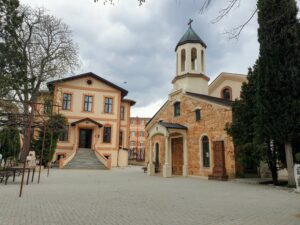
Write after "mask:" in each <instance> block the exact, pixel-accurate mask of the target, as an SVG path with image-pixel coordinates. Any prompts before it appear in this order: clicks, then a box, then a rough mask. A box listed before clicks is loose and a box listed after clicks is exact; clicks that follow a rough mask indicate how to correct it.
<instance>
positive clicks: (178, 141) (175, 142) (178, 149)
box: [172, 138, 183, 175]
mask: <svg viewBox="0 0 300 225" xmlns="http://www.w3.org/2000/svg"><path fill="white" fill-rule="evenodd" d="M182 166H183V139H182V138H174V139H172V174H174V175H182Z"/></svg>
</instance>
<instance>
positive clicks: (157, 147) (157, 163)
mask: <svg viewBox="0 0 300 225" xmlns="http://www.w3.org/2000/svg"><path fill="white" fill-rule="evenodd" d="M155 168H156V169H159V144H158V143H156V144H155Z"/></svg>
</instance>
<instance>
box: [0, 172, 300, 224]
mask: <svg viewBox="0 0 300 225" xmlns="http://www.w3.org/2000/svg"><path fill="white" fill-rule="evenodd" d="M45 175H46V174H43V177H42V183H41V184H39V185H38V184H36V183H34V184H30V185H28V186H25V189H24V196H23V197H22V198H19V197H18V191H19V185H18V184H19V183H18V182H16V183H15V184H13V183H12V182H9V184H8V185H7V186H4V185H3V184H0V225H31V224H32V225H52V224H53V225H79V224H80V225H99V224H103V225H110V224H114V225H117V224H118V225H135V224H136V225H144V224H145V225H150V224H151V225H156V224H157V225H158V224H159V225H168V224H170V225H171V224H172V225H175V224H178V225H190V224H191V225H202V224H203V225H204V224H213V225H219V224H220V225H229V224H239V225H247V224H251V225H254V224H261V225H268V224H270V225H277V224H278V225H289V224H295V225H296V224H297V225H299V224H300V194H296V193H293V192H289V191H286V190H281V189H276V188H272V187H268V186H258V185H249V184H242V183H236V182H217V181H207V180H202V179H199V178H182V177H175V178H169V179H165V178H161V177H157V176H155V177H148V176H146V175H145V174H144V173H142V170H141V168H140V167H130V168H127V169H114V170H112V171H95V170H94V171H93V170H52V171H51V174H50V177H49V178H46V177H45ZM18 180H20V178H18Z"/></svg>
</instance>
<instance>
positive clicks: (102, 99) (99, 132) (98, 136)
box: [47, 72, 135, 166]
mask: <svg viewBox="0 0 300 225" xmlns="http://www.w3.org/2000/svg"><path fill="white" fill-rule="evenodd" d="M47 85H48V88H49V89H50V91H52V92H53V102H54V105H58V106H60V107H53V110H54V111H55V112H57V113H61V114H63V115H64V116H65V117H66V118H67V120H68V126H67V127H66V129H65V132H63V133H62V134H61V135H60V138H59V141H58V143H57V148H56V151H55V155H54V158H53V161H57V160H59V159H61V158H63V159H64V165H63V166H66V165H68V163H69V162H71V163H72V160H73V158H76V157H75V156H76V153H77V152H78V150H79V149H81V151H82V154H84V149H86V151H88V150H92V151H94V153H95V155H96V156H97V158H98V159H99V160H100V161H101V160H102V159H104V160H105V159H110V160H111V166H126V165H127V159H128V154H127V152H126V151H123V150H122V149H123V148H128V147H129V126H130V107H131V106H132V105H134V104H135V102H134V101H132V100H129V99H126V98H125V96H126V95H127V94H128V91H127V90H125V89H123V88H121V87H119V86H117V85H115V84H113V83H111V82H110V81H108V80H106V79H104V78H102V77H100V76H98V75H96V74H94V73H91V72H89V73H84V74H80V75H76V76H71V77H67V78H63V79H59V80H55V81H51V82H49V83H48V84H47ZM82 149H83V150H82Z"/></svg>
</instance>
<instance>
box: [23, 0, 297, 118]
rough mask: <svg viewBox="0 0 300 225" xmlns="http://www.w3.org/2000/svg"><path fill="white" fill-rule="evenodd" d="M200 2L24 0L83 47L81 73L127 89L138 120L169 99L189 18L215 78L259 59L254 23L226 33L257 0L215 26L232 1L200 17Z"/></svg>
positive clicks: (245, 3)
mask: <svg viewBox="0 0 300 225" xmlns="http://www.w3.org/2000/svg"><path fill="white" fill-rule="evenodd" d="M201 2H202V1H201V0H198V1H195V0H184V1H183V0H164V1H158V0H146V4H144V5H143V6H138V2H137V0H116V4H115V5H114V6H111V5H105V6H103V5H102V4H101V1H100V2H98V3H94V1H93V0H88V1H87V0H21V3H26V4H29V5H31V6H39V7H41V6H44V7H45V8H47V9H49V13H51V14H53V15H54V16H56V17H59V18H62V19H63V20H64V22H65V23H67V24H68V25H69V26H70V27H71V29H72V30H73V36H74V41H75V42H77V43H78V45H79V47H80V58H81V61H82V66H81V68H80V69H79V70H78V71H77V72H78V73H81V72H87V71H92V72H94V73H96V74H98V75H100V76H103V77H104V78H106V79H109V80H111V81H112V82H114V83H116V84H117V85H121V86H123V87H124V88H126V89H127V90H128V91H129V95H128V98H131V99H134V100H136V101H137V104H136V108H133V113H132V114H133V115H138V114H139V116H152V115H153V114H154V113H155V112H156V110H158V109H159V107H160V105H161V103H163V101H164V99H166V98H167V96H168V93H169V91H170V90H171V80H172V79H173V77H174V76H175V52H174V48H175V46H176V44H177V41H178V40H179V39H180V37H181V36H182V35H183V34H184V32H185V31H186V29H187V26H186V23H187V21H188V19H189V18H193V19H194V21H195V22H194V23H193V28H194V30H195V31H196V32H197V33H198V34H199V35H200V37H201V38H202V39H203V40H204V41H205V42H206V44H207V45H208V48H207V51H206V68H207V75H209V76H210V77H211V78H213V77H215V76H217V75H218V74H219V73H220V72H222V71H227V72H236V73H246V72H247V69H248V67H251V66H252V65H253V64H254V62H255V60H256V58H257V56H258V43H257V22H256V19H254V20H253V21H251V23H249V24H248V25H247V26H246V27H245V29H244V30H243V32H242V34H241V36H240V39H239V40H238V41H236V40H228V37H227V36H226V35H223V34H222V33H223V32H224V30H226V29H227V30H228V29H230V28H233V27H236V26H237V25H240V24H241V23H242V22H243V21H245V20H246V19H247V18H248V16H249V15H250V14H251V12H252V10H253V9H254V8H255V2H256V1H242V2H241V4H240V7H238V8H236V9H234V10H233V11H232V12H231V13H230V14H229V15H228V16H227V17H225V18H224V19H223V20H222V21H220V22H219V23H217V24H212V23H211V21H212V20H213V19H214V18H215V17H216V16H217V15H218V12H219V10H220V9H222V8H223V7H224V6H225V4H227V3H228V2H227V1H222V2H221V1H215V4H213V5H212V7H210V8H209V10H207V11H206V12H205V13H204V14H200V13H199V9H200V5H201ZM298 2H299V0H298ZM124 81H126V82H127V84H124Z"/></svg>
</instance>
